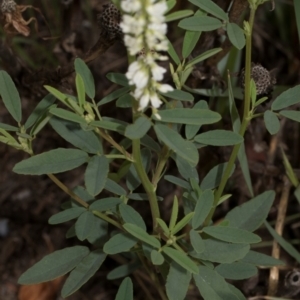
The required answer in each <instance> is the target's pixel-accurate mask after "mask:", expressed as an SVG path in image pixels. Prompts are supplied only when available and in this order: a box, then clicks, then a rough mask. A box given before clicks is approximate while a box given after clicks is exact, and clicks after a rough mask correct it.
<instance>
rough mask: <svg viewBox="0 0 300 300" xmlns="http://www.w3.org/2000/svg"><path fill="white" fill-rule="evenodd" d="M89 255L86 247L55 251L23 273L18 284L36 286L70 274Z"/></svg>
mask: <svg viewBox="0 0 300 300" xmlns="http://www.w3.org/2000/svg"><path fill="white" fill-rule="evenodd" d="M88 254H89V249H88V248H87V247H84V246H74V247H69V248H65V249H62V250H58V251H55V252H53V253H51V254H49V255H47V256H45V257H44V258H42V259H41V260H40V261H39V262H37V263H36V264H35V265H34V266H32V267H31V268H30V269H28V270H27V271H26V272H25V273H23V274H22V275H21V277H20V278H19V280H18V283H19V284H36V283H41V282H45V281H50V280H53V279H55V278H57V277H60V276H62V275H65V274H67V273H68V272H70V271H71V270H72V269H74V268H75V267H76V266H77V265H78V264H79V263H80V262H81V261H82V259H83V258H84V257H86V256H87V255H88Z"/></svg>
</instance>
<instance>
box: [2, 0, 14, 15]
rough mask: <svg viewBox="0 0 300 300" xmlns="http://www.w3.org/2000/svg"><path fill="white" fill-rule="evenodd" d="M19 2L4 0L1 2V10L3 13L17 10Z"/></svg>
mask: <svg viewBox="0 0 300 300" xmlns="http://www.w3.org/2000/svg"><path fill="white" fill-rule="evenodd" d="M16 7H17V3H16V2H15V1H14V0H3V1H2V4H1V12H2V13H3V14H6V13H12V12H14V11H15V10H16Z"/></svg>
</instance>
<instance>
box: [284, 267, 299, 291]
mask: <svg viewBox="0 0 300 300" xmlns="http://www.w3.org/2000/svg"><path fill="white" fill-rule="evenodd" d="M285 286H286V287H287V288H291V287H293V286H294V287H300V271H299V270H293V271H290V272H289V273H287V274H286V276H285Z"/></svg>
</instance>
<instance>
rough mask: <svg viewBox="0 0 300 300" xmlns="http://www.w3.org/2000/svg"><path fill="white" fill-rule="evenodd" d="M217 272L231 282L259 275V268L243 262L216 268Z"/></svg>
mask: <svg viewBox="0 0 300 300" xmlns="http://www.w3.org/2000/svg"><path fill="white" fill-rule="evenodd" d="M215 270H216V271H217V272H218V273H219V274H220V275H221V276H222V277H224V278H226V279H231V280H243V279H247V278H250V277H252V276H255V275H256V274H257V268H256V267H255V266H253V265H250V264H246V263H242V262H234V263H231V264H220V265H218V266H217V267H216V268H215Z"/></svg>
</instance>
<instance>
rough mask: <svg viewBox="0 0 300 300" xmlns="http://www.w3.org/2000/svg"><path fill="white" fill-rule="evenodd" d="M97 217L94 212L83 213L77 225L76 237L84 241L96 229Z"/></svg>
mask: <svg viewBox="0 0 300 300" xmlns="http://www.w3.org/2000/svg"><path fill="white" fill-rule="evenodd" d="M95 220H96V217H95V216H94V215H93V213H92V212H90V211H86V212H84V213H82V214H81V215H80V216H79V218H78V219H77V221H76V223H75V231H76V236H77V237H78V239H79V240H80V241H84V240H85V239H86V238H87V237H88V236H89V235H90V233H91V231H92V230H93V228H94V225H95Z"/></svg>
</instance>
